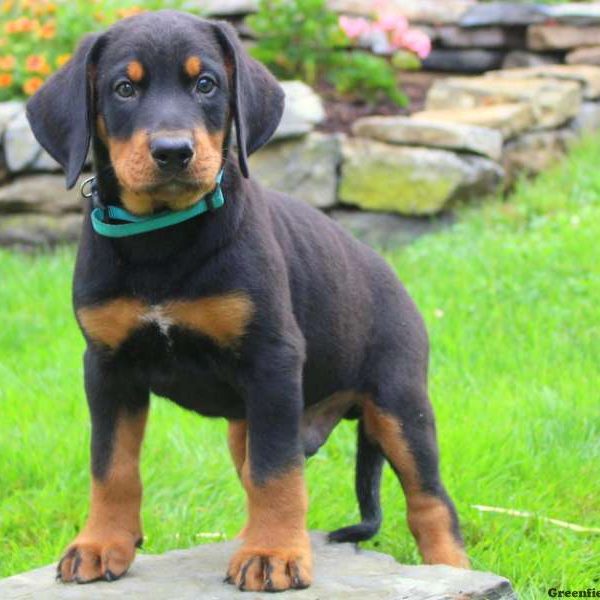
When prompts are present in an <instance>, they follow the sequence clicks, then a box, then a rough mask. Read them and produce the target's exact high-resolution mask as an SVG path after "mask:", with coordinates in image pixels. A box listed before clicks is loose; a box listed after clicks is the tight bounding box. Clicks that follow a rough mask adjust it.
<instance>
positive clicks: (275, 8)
mask: <svg viewBox="0 0 600 600" xmlns="http://www.w3.org/2000/svg"><path fill="white" fill-rule="evenodd" d="M248 24H249V25H250V27H251V28H252V30H253V31H254V32H255V33H256V34H257V35H258V37H259V39H258V43H257V44H256V46H255V47H254V48H252V50H251V53H252V55H253V56H254V58H256V59H258V60H260V61H261V62H263V63H265V64H266V65H267V66H268V67H269V68H270V69H271V70H272V72H273V73H274V74H275V75H276V76H277V77H279V78H281V79H295V78H300V79H302V80H304V81H306V82H307V83H308V84H310V85H313V84H315V83H316V82H317V81H318V80H319V79H321V78H324V79H325V80H327V81H329V82H330V83H331V84H333V85H334V86H335V87H336V89H337V91H338V92H339V93H341V94H348V95H350V94H352V95H356V96H360V97H362V98H365V99H367V100H369V101H374V100H378V99H380V98H382V97H387V98H389V99H391V100H392V101H394V102H395V103H397V104H399V105H404V104H405V103H406V97H405V96H404V94H402V92H401V91H400V90H399V88H398V82H397V79H396V72H395V69H394V68H393V67H392V66H391V64H390V63H389V62H388V61H387V60H386V59H385V58H383V57H380V56H374V55H372V54H370V53H368V52H363V51H359V50H354V51H353V50H352V48H351V44H350V40H349V39H348V38H347V36H346V35H345V34H344V32H343V31H342V30H341V29H340V26H339V24H338V17H337V15H336V14H335V13H334V12H333V11H331V10H329V9H328V8H327V5H326V2H325V0H291V1H290V0H260V3H259V10H258V12H257V13H256V14H255V15H253V16H252V17H250V18H249V19H248Z"/></svg>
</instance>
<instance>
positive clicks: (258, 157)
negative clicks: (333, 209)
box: [250, 132, 341, 208]
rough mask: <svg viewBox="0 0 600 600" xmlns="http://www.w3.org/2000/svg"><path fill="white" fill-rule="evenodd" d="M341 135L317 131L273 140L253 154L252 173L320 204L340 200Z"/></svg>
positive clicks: (297, 195)
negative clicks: (288, 138) (337, 190)
mask: <svg viewBox="0 0 600 600" xmlns="http://www.w3.org/2000/svg"><path fill="white" fill-rule="evenodd" d="M340 138H341V136H339V135H335V134H324V133H319V132H313V133H310V134H308V135H306V136H303V137H300V138H294V139H290V140H280V141H275V142H271V143H269V144H268V145H267V146H265V147H264V148H261V149H260V150H259V151H258V152H257V153H256V154H253V155H252V156H251V157H250V171H251V172H252V176H253V177H255V178H256V179H257V180H259V181H260V182H261V183H262V184H263V185H265V186H266V187H270V188H272V189H274V190H277V191H279V192H284V193H286V194H289V195H290V196H294V197H296V198H298V199H299V200H303V201H305V202H308V203H309V204H312V205H313V206H316V207H317V208H327V207H329V206H333V205H334V204H335V202H336V188H337V169H338V166H339V163H340V160H341V158H340Z"/></svg>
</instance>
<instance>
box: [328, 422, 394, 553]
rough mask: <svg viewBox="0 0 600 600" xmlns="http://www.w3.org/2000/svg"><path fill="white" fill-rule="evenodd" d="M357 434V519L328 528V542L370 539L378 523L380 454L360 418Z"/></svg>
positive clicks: (381, 458) (381, 462)
mask: <svg viewBox="0 0 600 600" xmlns="http://www.w3.org/2000/svg"><path fill="white" fill-rule="evenodd" d="M357 434H358V435H357V437H358V442H357V448H356V480H355V490H356V497H357V498H358V504H359V507H360V517H361V522H360V523H357V524H356V525H350V526H349V527H342V528H341V529H337V530H336V531H332V532H331V533H330V534H329V535H328V540H329V541H330V542H336V543H343V542H352V543H356V542H364V541H365V540H369V539H371V538H372V537H373V536H374V535H375V534H376V533H377V532H378V531H379V527H380V526H381V503H380V501H379V488H380V486H381V471H382V468H383V462H384V457H383V454H382V453H381V450H380V449H379V447H378V445H377V444H376V443H374V442H372V441H371V440H370V439H369V437H368V436H367V435H366V433H365V429H364V424H363V422H362V420H361V421H359V422H358V425H357Z"/></svg>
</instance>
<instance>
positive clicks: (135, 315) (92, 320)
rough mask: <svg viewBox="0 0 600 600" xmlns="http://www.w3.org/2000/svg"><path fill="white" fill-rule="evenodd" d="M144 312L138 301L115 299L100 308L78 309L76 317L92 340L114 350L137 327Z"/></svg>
mask: <svg viewBox="0 0 600 600" xmlns="http://www.w3.org/2000/svg"><path fill="white" fill-rule="evenodd" d="M144 312H145V306H144V304H143V303H142V302H140V301H139V300H134V299H132V298H116V299H115V300H110V301H108V302H106V303H105V304H102V305H100V306H86V307H83V308H80V309H79V310H78V311H77V317H78V318H79V322H80V323H81V327H82V328H83V330H84V331H85V332H86V334H87V335H88V336H89V337H90V338H91V339H92V340H94V341H95V342H98V343H101V344H104V345H105V346H108V347H109V348H112V349H115V348H117V347H118V346H120V345H121V344H122V343H123V342H124V341H125V340H126V339H127V338H128V337H129V336H130V335H131V333H133V331H134V330H135V329H136V328H137V327H139V325H140V322H141V319H142V316H143V315H144Z"/></svg>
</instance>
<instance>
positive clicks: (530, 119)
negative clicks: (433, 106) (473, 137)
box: [411, 103, 535, 140]
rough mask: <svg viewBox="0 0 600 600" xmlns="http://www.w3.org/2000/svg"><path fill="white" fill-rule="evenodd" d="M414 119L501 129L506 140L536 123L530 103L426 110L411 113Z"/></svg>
mask: <svg viewBox="0 0 600 600" xmlns="http://www.w3.org/2000/svg"><path fill="white" fill-rule="evenodd" d="M411 118H412V119H415V120H422V121H429V122H431V121H435V122H442V123H465V124H467V125H476V126H478V127H487V128H490V129H496V130H497V131H499V132H500V133H501V134H502V136H503V137H504V139H505V140H507V139H510V138H512V137H514V136H516V135H518V134H520V133H523V132H524V131H528V130H529V129H531V128H532V127H533V126H534V125H535V116H534V114H533V109H532V107H531V105H530V104H526V103H514V104H496V105H492V106H478V107H476V108H470V109H455V110H426V111H421V112H417V113H414V114H412V115H411Z"/></svg>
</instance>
